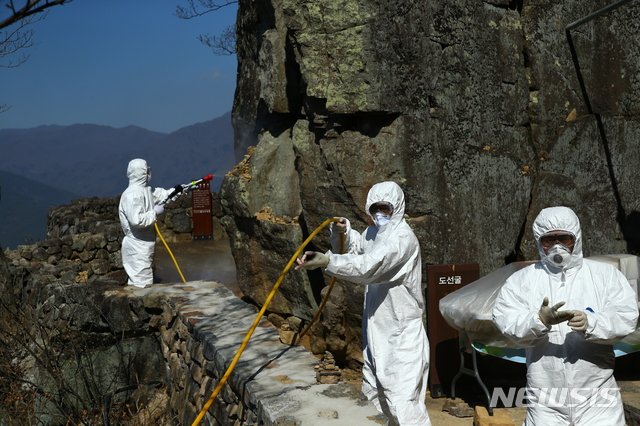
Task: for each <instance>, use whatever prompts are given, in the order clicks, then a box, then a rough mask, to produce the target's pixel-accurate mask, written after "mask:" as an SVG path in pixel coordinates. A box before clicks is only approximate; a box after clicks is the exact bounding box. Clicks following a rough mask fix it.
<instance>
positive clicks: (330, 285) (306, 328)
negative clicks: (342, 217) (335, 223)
mask: <svg viewBox="0 0 640 426" xmlns="http://www.w3.org/2000/svg"><path fill="white" fill-rule="evenodd" d="M344 239H345V238H344V233H342V234H340V254H342V253H344ZM336 279H337V278H336V277H333V278H331V282H330V283H329V288H328V289H327V293H326V294H325V295H324V299H322V303H320V306H319V307H318V310H317V311H316V314H315V315H314V316H313V318H312V319H311V322H310V323H309V325H307V326H306V327H305V328H304V330H302V331H301V332H300V335H299V336H298V339H302V336H304V335H305V334H307V331H309V330H310V329H311V326H312V325H313V324H314V323H315V322H316V320H317V319H318V317H319V316H320V314H321V313H322V310H323V309H324V305H326V304H327V300H329V296H331V290H333V285H334V284H335V283H336Z"/></svg>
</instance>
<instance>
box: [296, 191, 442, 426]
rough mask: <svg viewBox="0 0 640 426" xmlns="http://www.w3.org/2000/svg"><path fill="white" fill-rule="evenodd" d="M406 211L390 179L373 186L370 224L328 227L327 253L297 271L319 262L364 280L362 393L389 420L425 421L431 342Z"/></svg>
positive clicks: (311, 255) (403, 424) (422, 424)
mask: <svg viewBox="0 0 640 426" xmlns="http://www.w3.org/2000/svg"><path fill="white" fill-rule="evenodd" d="M404 209H405V203H404V194H403V192H402V189H401V188H400V187H399V186H398V185H397V184H396V183H394V182H382V183H378V184H376V185H374V186H373V187H372V188H371V190H370V191H369V195H368V196H367V204H366V211H367V212H368V213H369V215H370V216H371V218H372V219H373V221H374V223H375V224H376V226H369V227H368V228H367V229H366V230H365V231H364V232H363V233H362V235H361V234H360V233H358V232H357V231H355V230H354V229H352V228H351V225H350V223H349V221H348V220H347V219H346V218H340V222H334V223H332V227H331V231H332V232H331V242H332V248H333V251H328V252H327V253H326V254H322V253H318V252H306V253H305V254H304V255H303V256H302V258H301V259H298V266H297V267H296V269H299V268H301V267H302V268H305V269H315V268H317V267H325V271H326V272H327V274H329V275H331V276H334V277H338V278H342V279H345V280H347V281H351V282H354V283H357V284H364V285H365V297H364V312H363V315H362V346H363V358H364V365H363V368H362V373H363V377H362V392H363V393H364V394H365V396H366V397H367V398H368V399H369V400H370V401H372V402H373V404H374V405H375V406H376V408H377V409H378V410H379V411H380V412H382V413H384V414H385V415H386V416H387V417H388V418H389V424H390V425H400V426H413V425H415V426H418V425H419V426H428V425H430V424H431V421H430V420H429V415H428V413H427V408H426V405H425V395H426V387H427V376H428V373H429V342H428V340H427V335H426V333H425V329H424V325H423V322H422V312H423V309H424V303H423V298H422V291H421V286H420V283H421V279H422V274H421V268H422V264H421V259H420V247H419V244H418V239H417V238H416V236H415V234H414V233H413V231H412V230H411V228H410V227H409V225H408V224H407V223H406V221H405V219H404ZM340 233H344V234H345V254H342V255H340V254H336V253H339V249H340V235H339V234H340ZM334 252H335V253H334Z"/></svg>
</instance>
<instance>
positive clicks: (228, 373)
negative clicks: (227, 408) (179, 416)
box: [191, 218, 339, 426]
mask: <svg viewBox="0 0 640 426" xmlns="http://www.w3.org/2000/svg"><path fill="white" fill-rule="evenodd" d="M338 220H339V219H337V218H331V219H327V220H325V221H324V222H322V224H321V225H320V226H318V227H317V228H316V229H315V231H313V232H312V233H311V235H309V237H308V238H307V239H306V240H305V241H304V242H303V243H302V244H301V245H300V247H298V250H296V252H295V253H294V254H293V256H291V260H289V263H287V266H286V267H285V268H284V270H283V271H282V274H280V278H278V281H276V283H275V285H274V286H273V289H272V290H271V293H269V296H267V299H266V300H265V302H264V305H263V306H262V309H260V312H258V315H257V316H256V319H255V320H254V321H253V324H252V325H251V328H250V329H249V331H248V332H247V335H246V336H245V337H244V340H243V341H242V344H241V345H240V349H238V352H237V353H236V356H235V357H234V358H233V360H232V361H231V364H230V365H229V367H228V368H227V371H226V372H225V373H224V376H222V379H220V383H218V386H217V387H216V388H215V389H214V391H213V393H212V394H211V396H210V397H209V400H208V401H207V402H206V404H204V406H203V407H202V410H201V411H200V414H198V417H196V419H195V420H194V421H193V423H192V424H191V426H198V425H199V424H200V422H201V421H202V419H203V418H204V416H205V414H206V412H207V410H208V409H209V407H210V406H211V404H212V403H213V400H214V399H215V398H216V396H218V394H219V393H220V390H222V386H224V384H225V383H226V382H227V380H228V379H229V376H231V372H232V371H233V369H234V368H235V366H236V364H237V363H238V360H239V359H240V356H241V355H242V352H244V349H245V348H246V347H247V343H249V339H251V336H252V335H253V333H254V331H255V330H256V327H257V326H258V323H259V322H260V319H261V318H262V316H263V315H264V313H265V312H266V310H267V308H268V307H269V304H270V303H271V300H272V299H273V297H274V296H275V294H276V291H277V290H278V287H280V284H281V283H282V280H283V279H284V277H285V275H287V273H288V272H289V269H291V266H293V263H294V262H295V260H296V259H297V258H298V256H299V255H300V253H302V250H303V249H304V248H305V247H306V246H307V244H309V243H310V242H311V240H312V239H313V238H314V237H315V236H316V235H318V233H319V232H320V231H321V230H322V229H323V228H324V227H325V226H327V225H328V224H330V223H331V222H338ZM332 284H333V283H332ZM328 295H329V292H327V295H325V300H323V303H322V306H324V303H325V302H326V299H327V298H328ZM319 311H320V310H318V312H319ZM317 315H318V314H316V317H317ZM316 317H314V318H316ZM310 325H311V323H310ZM307 328H309V327H307ZM305 331H306V329H305Z"/></svg>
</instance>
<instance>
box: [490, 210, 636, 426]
mask: <svg viewBox="0 0 640 426" xmlns="http://www.w3.org/2000/svg"><path fill="white" fill-rule="evenodd" d="M555 230H559V231H566V232H570V233H571V234H573V235H574V237H575V244H574V247H573V252H572V253H571V255H570V256H571V258H570V260H569V263H568V264H567V265H565V266H564V267H555V266H553V264H552V263H551V261H550V259H547V258H546V255H545V252H544V250H543V249H542V246H541V245H540V236H542V235H544V234H545V233H548V232H549V231H555ZM533 233H534V235H535V238H536V241H537V242H538V250H539V251H540V258H541V259H542V261H540V262H537V263H535V264H533V265H531V266H528V267H527V268H524V269H521V270H520V271H518V272H516V273H514V274H513V275H511V277H509V279H508V280H507V281H506V283H505V284H504V286H503V287H502V289H501V290H500V293H499V295H498V298H497V300H496V303H495V306H494V310H493V319H494V322H495V324H496V326H497V327H498V329H499V330H500V331H501V332H502V333H504V334H505V335H506V336H507V337H509V338H510V339H511V340H513V341H514V342H515V343H516V344H518V345H520V346H523V347H526V348H527V349H526V353H527V398H528V401H527V403H528V409H527V416H526V419H525V422H524V425H526V426H531V425H537V426H548V425H576V426H578V425H597V426H607V425H621V426H623V425H624V424H625V420H624V413H623V408H622V400H621V398H620V393H619V392H618V387H617V385H616V381H615V379H614V378H613V367H614V364H615V357H614V353H613V348H612V344H614V343H616V342H617V341H619V340H621V339H622V338H624V337H625V336H626V335H628V334H630V333H631V332H633V331H634V330H635V328H636V323H637V320H638V306H637V298H636V295H635V293H634V291H633V290H632V289H631V286H630V285H629V283H628V281H627V280H626V278H625V277H624V275H622V273H620V272H619V271H618V270H617V269H616V268H614V267H613V266H611V265H607V264H605V263H601V262H595V261H591V260H589V259H583V257H582V234H581V231H580V222H579V221H578V217H577V216H576V215H575V213H574V212H573V211H572V210H571V209H569V208H567V207H550V208H547V209H544V210H542V211H541V212H540V214H539V215H538V217H537V218H536V220H535V222H534V224H533ZM545 297H548V298H549V306H553V305H555V304H556V303H559V302H566V304H565V305H564V306H562V307H561V308H560V310H581V311H584V312H586V315H587V320H588V325H587V329H586V330H585V331H582V332H579V331H573V330H572V329H571V328H570V327H569V326H568V325H567V322H566V321H565V322H562V323H560V324H556V325H552V326H550V327H547V326H545V325H544V324H543V323H542V321H541V320H540V318H539V315H538V311H539V310H540V306H541V304H542V301H543V299H544V298H545ZM554 392H555V393H554Z"/></svg>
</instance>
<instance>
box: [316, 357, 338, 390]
mask: <svg viewBox="0 0 640 426" xmlns="http://www.w3.org/2000/svg"><path fill="white" fill-rule="evenodd" d="M314 368H315V370H316V380H317V381H318V383H322V384H329V385H333V384H336V383H338V382H339V381H340V379H341V378H342V372H341V371H340V367H338V366H337V365H336V360H335V359H334V357H333V355H331V352H327V353H325V354H324V358H322V361H320V363H319V364H318V365H316V366H315V367H314Z"/></svg>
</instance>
